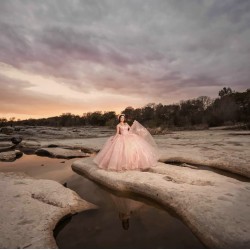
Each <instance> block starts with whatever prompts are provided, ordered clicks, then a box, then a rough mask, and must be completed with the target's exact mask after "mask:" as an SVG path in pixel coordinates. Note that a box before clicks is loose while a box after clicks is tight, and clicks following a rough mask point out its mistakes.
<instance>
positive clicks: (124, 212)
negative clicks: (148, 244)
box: [109, 194, 144, 230]
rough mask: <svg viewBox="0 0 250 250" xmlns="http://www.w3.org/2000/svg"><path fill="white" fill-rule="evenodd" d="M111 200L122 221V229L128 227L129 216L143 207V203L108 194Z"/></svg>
mask: <svg viewBox="0 0 250 250" xmlns="http://www.w3.org/2000/svg"><path fill="white" fill-rule="evenodd" d="M109 195H110V197H111V200H112V201H113V203H114V205H115V207H116V209H117V211H118V215H119V219H120V220H121V222H122V227H123V229H124V230H128V229H129V219H130V217H131V216H133V215H134V214H136V212H137V211H138V210H139V209H140V208H141V207H143V205H144V204H143V203H141V202H139V201H135V200H131V199H128V198H122V197H118V196H115V195H113V194H109Z"/></svg>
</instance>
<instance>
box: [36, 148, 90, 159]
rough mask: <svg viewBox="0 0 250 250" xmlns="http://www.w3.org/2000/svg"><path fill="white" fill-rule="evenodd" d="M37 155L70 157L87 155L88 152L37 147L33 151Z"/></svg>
mask: <svg viewBox="0 0 250 250" xmlns="http://www.w3.org/2000/svg"><path fill="white" fill-rule="evenodd" d="M35 153H36V154H37V155H47V156H51V157H55V158H62V159H70V158H76V157H87V156H88V154H86V153H83V152H79V151H77V150H71V149H65V148H39V149H37V150H36V151H35Z"/></svg>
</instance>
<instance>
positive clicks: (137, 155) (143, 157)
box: [93, 132, 158, 171]
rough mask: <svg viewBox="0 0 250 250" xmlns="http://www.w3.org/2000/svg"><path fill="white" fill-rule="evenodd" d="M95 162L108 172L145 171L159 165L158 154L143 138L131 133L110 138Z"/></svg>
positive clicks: (95, 158)
mask: <svg viewBox="0 0 250 250" xmlns="http://www.w3.org/2000/svg"><path fill="white" fill-rule="evenodd" d="M93 161H94V162H95V163H96V164H97V165H98V166H99V168H102V169H106V170H112V171H125V170H143V169H147V168H150V167H153V166H155V165H156V164H157V162H158V152H157V150H156V148H155V147H153V146H152V145H151V144H150V143H148V142H147V141H146V140H145V139H144V138H143V137H141V136H139V135H137V134H134V133H130V132H129V133H127V134H125V135H122V134H118V135H116V136H111V137H109V138H108V139H107V141H106V142H105V144H104V146H103V147H102V149H101V150H100V151H99V152H98V153H97V155H96V156H95V157H94V159H93Z"/></svg>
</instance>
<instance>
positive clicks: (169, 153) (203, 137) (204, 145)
mask: <svg viewBox="0 0 250 250" xmlns="http://www.w3.org/2000/svg"><path fill="white" fill-rule="evenodd" d="M107 138H108V137H102V138H83V139H79V138H76V139H63V140H62V139H53V144H56V145H58V146H60V147H72V148H77V147H78V148H81V149H82V150H84V148H87V149H93V150H94V151H98V150H100V149H101V148H102V146H103V144H104V143H105V141H106V140H107ZM154 138H155V140H156V143H157V145H158V146H159V150H160V160H159V161H161V162H180V163H189V164H199V165H203V166H209V167H213V168H217V169H223V170H226V171H229V172H232V173H236V174H240V175H243V176H246V177H248V178H250V133H249V132H245V131H241V132H238V131H227V130H220V131H217V130H214V131H210V130H202V131H178V132H172V133H169V134H166V135H157V136H154ZM50 143H52V142H51V141H48V140H40V144H41V146H42V147H46V146H48V145H49V144H50Z"/></svg>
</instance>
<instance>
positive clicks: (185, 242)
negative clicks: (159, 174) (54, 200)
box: [54, 175, 206, 248]
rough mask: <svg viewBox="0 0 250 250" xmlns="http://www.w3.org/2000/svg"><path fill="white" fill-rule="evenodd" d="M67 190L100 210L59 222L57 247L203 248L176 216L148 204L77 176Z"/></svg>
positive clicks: (69, 182)
mask: <svg viewBox="0 0 250 250" xmlns="http://www.w3.org/2000/svg"><path fill="white" fill-rule="evenodd" d="M67 187H69V188H71V189H73V190H75V191H76V192H77V193H78V194H79V195H80V196H81V197H82V198H83V199H85V200H87V201H89V202H92V203H94V204H96V205H97V206H98V207H99V208H98V209H96V210H89V211H84V212H81V213H78V214H76V215H73V216H71V217H67V218H65V219H63V220H62V221H60V222H59V223H58V225H57V226H56V228H55V230H54V237H55V239H56V242H57V245H58V247H59V248H206V247H205V246H204V245H203V244H202V243H201V242H200V241H199V240H198V239H197V238H196V237H195V235H194V234H193V233H192V232H191V230H190V229H189V228H188V227H187V226H186V225H185V224H184V223H183V222H182V221H181V220H180V219H179V218H178V217H176V216H174V215H173V214H171V213H170V212H168V211H166V210H164V209H162V208H160V206H157V204H153V202H151V201H148V202H143V201H142V200H143V199H140V198H139V197H138V199H131V197H128V196H126V197H124V196H120V195H118V192H111V190H108V189H107V188H103V187H102V186H101V185H98V184H97V183H94V182H93V181H91V180H89V179H87V178H85V177H84V176H79V175H76V176H74V177H72V178H71V179H70V180H69V181H68V182H67ZM133 198H136V196H134V197H133ZM145 200H146V199H145ZM145 200H144V201H145Z"/></svg>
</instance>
